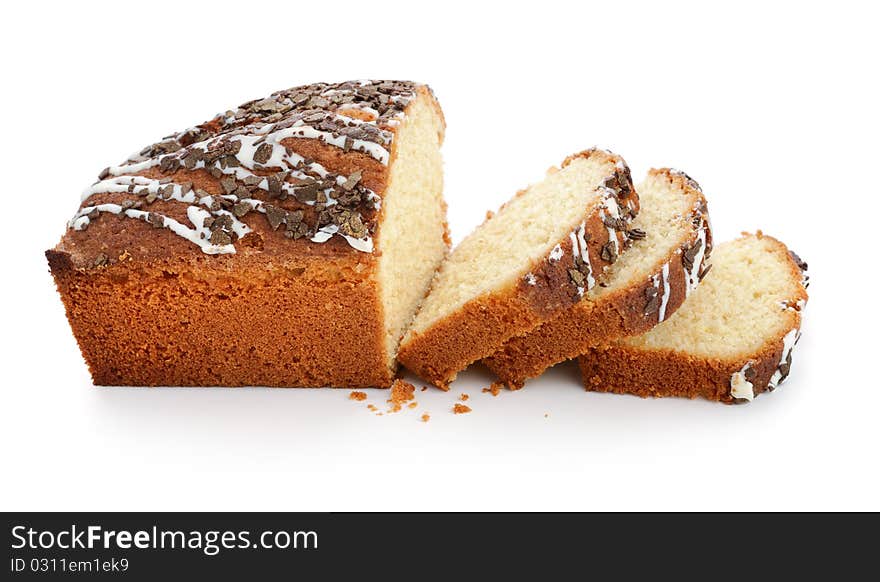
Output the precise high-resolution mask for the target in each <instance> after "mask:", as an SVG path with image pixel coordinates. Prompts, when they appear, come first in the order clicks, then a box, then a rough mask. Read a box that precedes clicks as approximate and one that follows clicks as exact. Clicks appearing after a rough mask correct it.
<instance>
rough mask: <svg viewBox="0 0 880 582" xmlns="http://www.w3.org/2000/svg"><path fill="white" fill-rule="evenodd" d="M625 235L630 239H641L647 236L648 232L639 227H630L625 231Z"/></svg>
mask: <svg viewBox="0 0 880 582" xmlns="http://www.w3.org/2000/svg"><path fill="white" fill-rule="evenodd" d="M626 236H627V238H629V239H631V240H643V239H645V238H646V237H647V236H648V233H646V232H645V231H644V230H642V229H641V228H631V229H630V230H628V231H626Z"/></svg>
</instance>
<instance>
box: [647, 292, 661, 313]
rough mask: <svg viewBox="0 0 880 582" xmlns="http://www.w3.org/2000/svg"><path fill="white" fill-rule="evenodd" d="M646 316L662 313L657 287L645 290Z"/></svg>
mask: <svg viewBox="0 0 880 582" xmlns="http://www.w3.org/2000/svg"><path fill="white" fill-rule="evenodd" d="M645 300H646V303H645V315H651V314H652V313H656V312H657V311H660V292H659V291H658V290H657V288H656V287H648V288H647V289H645Z"/></svg>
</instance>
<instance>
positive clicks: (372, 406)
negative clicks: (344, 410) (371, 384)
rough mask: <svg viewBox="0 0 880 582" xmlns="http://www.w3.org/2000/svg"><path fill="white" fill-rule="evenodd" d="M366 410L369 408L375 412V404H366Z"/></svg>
mask: <svg viewBox="0 0 880 582" xmlns="http://www.w3.org/2000/svg"><path fill="white" fill-rule="evenodd" d="M367 408H369V409H370V410H372V411H375V410H376V405H375V404H367Z"/></svg>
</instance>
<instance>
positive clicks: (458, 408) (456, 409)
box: [452, 402, 471, 414]
mask: <svg viewBox="0 0 880 582" xmlns="http://www.w3.org/2000/svg"><path fill="white" fill-rule="evenodd" d="M470 411H471V407H470V406H465V405H464V404H459V403H458V402H456V403H455V406H453V407H452V413H453V414H467V413H468V412H470Z"/></svg>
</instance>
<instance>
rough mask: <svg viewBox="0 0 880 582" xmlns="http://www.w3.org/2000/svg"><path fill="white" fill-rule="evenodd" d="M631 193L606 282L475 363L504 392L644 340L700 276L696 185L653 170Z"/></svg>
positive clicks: (704, 258)
mask: <svg viewBox="0 0 880 582" xmlns="http://www.w3.org/2000/svg"><path fill="white" fill-rule="evenodd" d="M636 191H637V192H638V193H639V205H640V210H639V215H638V216H637V217H636V218H635V220H633V222H632V227H631V229H630V230H629V231H628V238H629V239H630V240H629V241H628V242H629V243H630V244H631V245H632V248H631V249H630V251H628V252H626V253H624V254H623V255H621V257H620V260H618V261H617V262H616V263H615V264H614V265H612V266H611V267H609V268H608V271H607V272H606V282H605V283H603V284H600V285H597V286H596V287H594V288H593V289H591V290H590V291H589V292H588V293H587V294H586V296H585V297H584V300H583V301H580V302H578V303H576V304H575V305H573V306H572V307H571V308H569V309H567V310H565V311H563V312H562V313H560V314H559V315H557V316H556V317H554V318H553V319H551V320H549V321H547V322H545V323H543V324H541V325H540V326H539V327H538V328H536V329H535V330H533V331H531V332H529V333H527V334H526V335H523V336H519V337H514V338H511V339H509V340H508V341H507V343H505V344H504V347H503V348H501V349H500V350H498V351H497V352H495V353H494V354H493V355H492V356H491V357H489V358H486V359H484V360H483V363H484V364H486V366H487V367H488V368H489V369H490V370H492V372H494V373H495V374H496V375H497V376H498V377H499V378H500V379H501V380H503V381H504V382H505V383H507V384H508V385H509V386H511V387H514V388H518V387H521V386H522V385H523V382H524V381H525V380H526V379H527V378H533V377H535V376H538V375H540V374H541V372H543V371H544V370H546V369H547V368H549V367H550V366H552V365H554V364H558V363H559V362H562V361H564V360H568V359H571V358H575V357H577V356H578V355H579V354H582V353H584V351H585V350H586V349H587V348H589V347H590V346H595V345H601V344H603V343H607V342H608V341H609V340H612V339H616V338H619V337H623V336H630V335H637V334H640V333H644V332H646V331H647V330H649V329H651V328H652V327H654V326H655V325H656V324H657V323H659V322H662V321H664V320H665V319H666V318H668V317H669V316H671V315H672V314H673V313H675V310H676V309H678V307H679V306H680V305H681V304H682V302H683V301H684V300H685V298H686V297H687V296H688V294H689V293H690V292H691V291H692V290H693V289H694V288H695V287H696V285H697V283H698V282H699V281H700V279H701V277H702V275H704V274H705V273H706V270H707V269H708V266H709V257H710V253H711V251H712V232H711V227H710V224H709V214H708V209H707V206H706V199H705V198H704V197H703V193H702V191H701V190H700V186H699V184H697V183H696V182H695V181H694V180H693V179H692V178H690V177H689V176H688V175H687V174H684V173H682V172H678V171H676V170H672V169H668V168H665V169H659V170H656V169H655V170H651V171H650V172H649V173H648V175H647V177H646V178H645V180H644V181H643V182H642V183H641V184H640V185H639V186H637V187H636Z"/></svg>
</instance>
